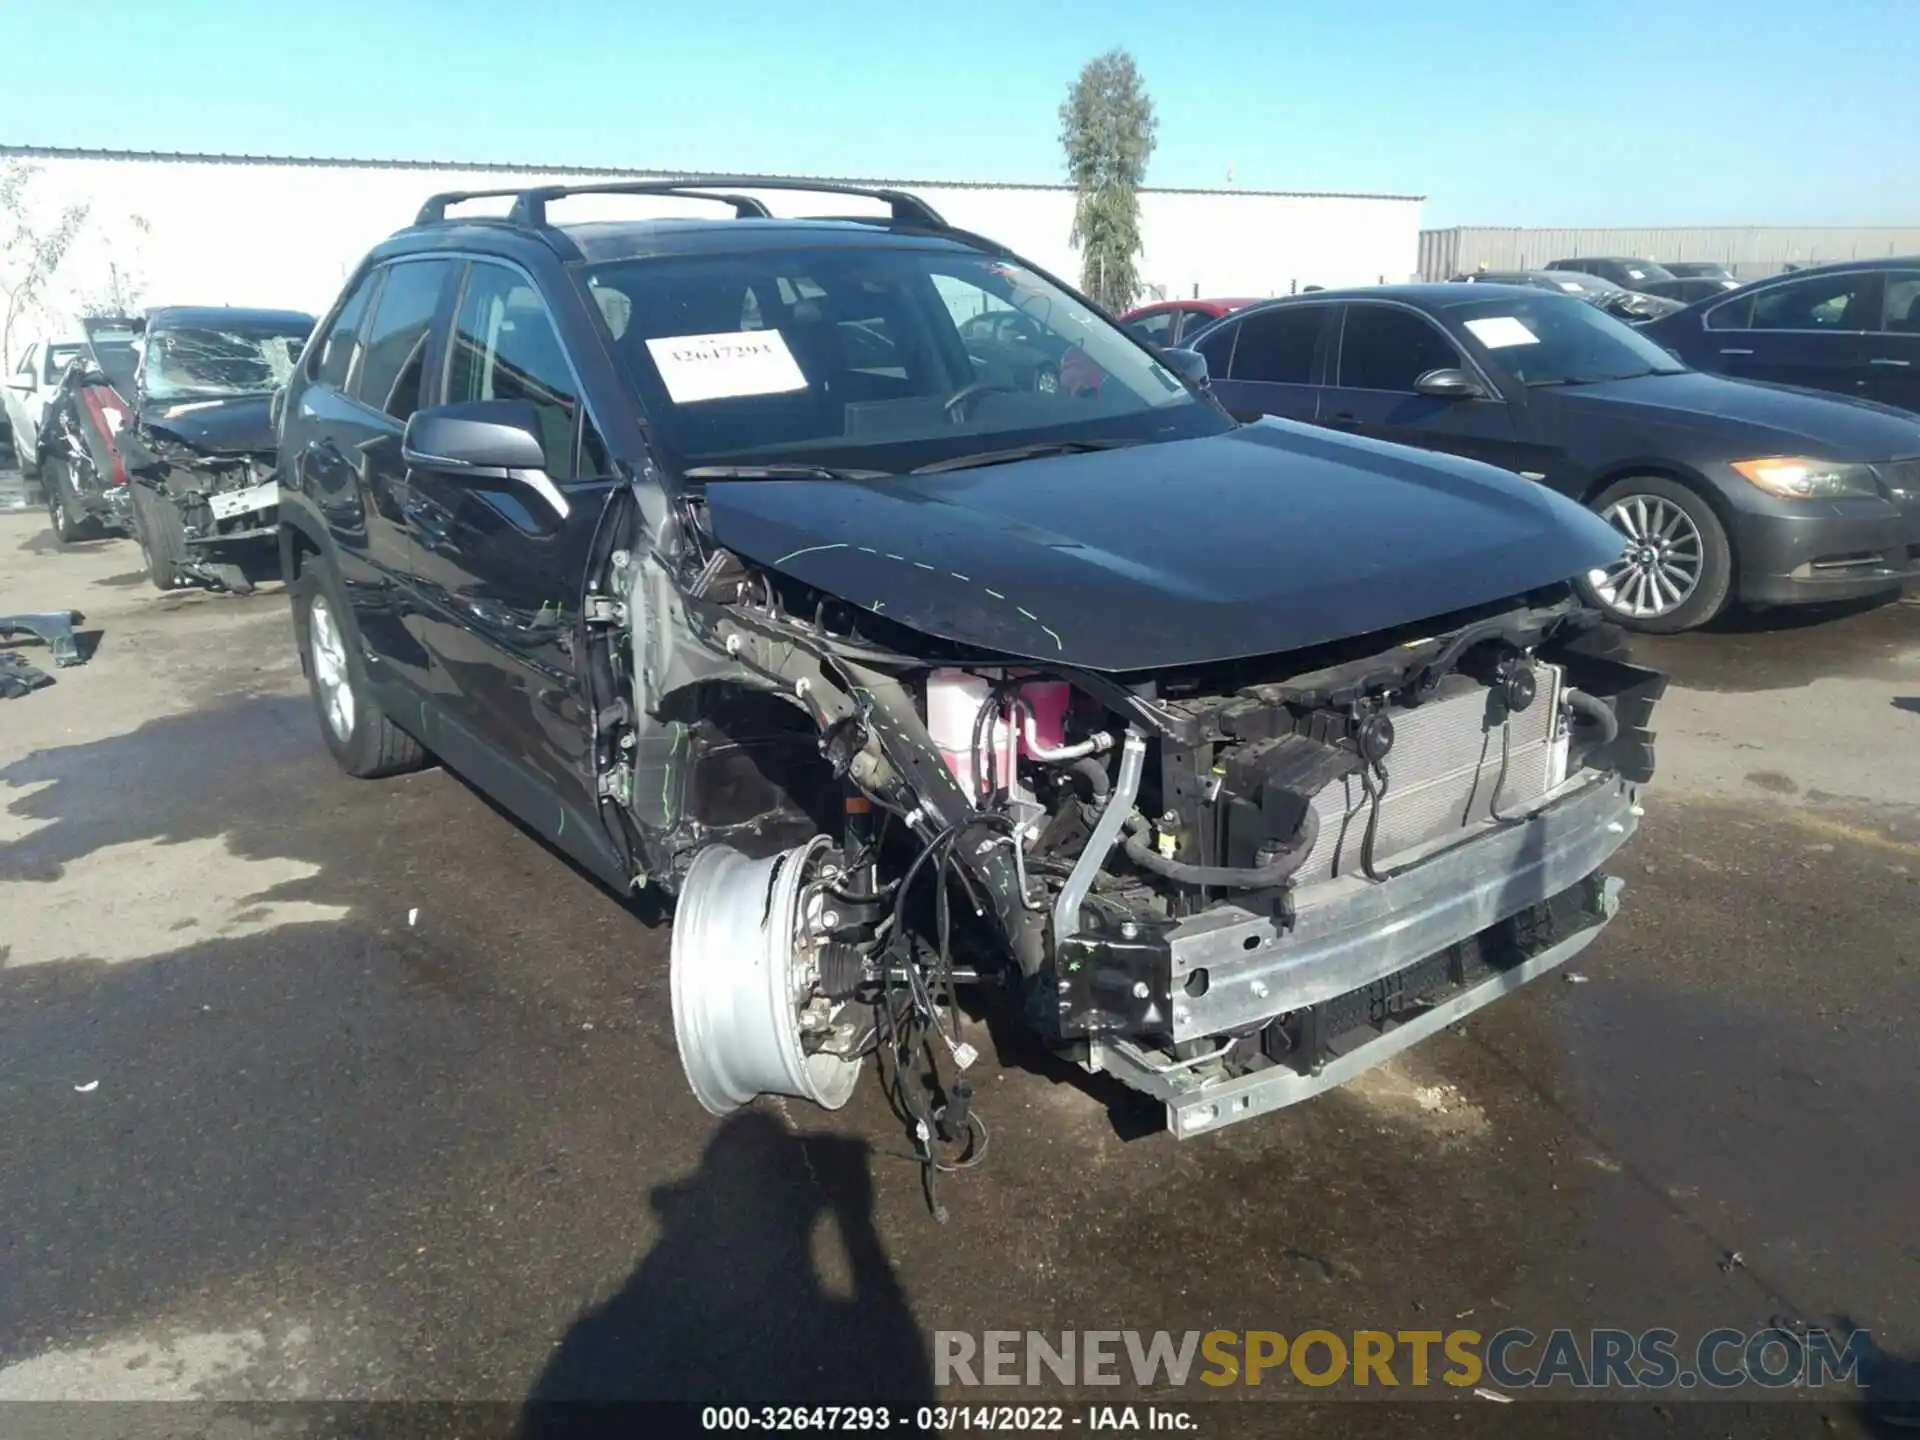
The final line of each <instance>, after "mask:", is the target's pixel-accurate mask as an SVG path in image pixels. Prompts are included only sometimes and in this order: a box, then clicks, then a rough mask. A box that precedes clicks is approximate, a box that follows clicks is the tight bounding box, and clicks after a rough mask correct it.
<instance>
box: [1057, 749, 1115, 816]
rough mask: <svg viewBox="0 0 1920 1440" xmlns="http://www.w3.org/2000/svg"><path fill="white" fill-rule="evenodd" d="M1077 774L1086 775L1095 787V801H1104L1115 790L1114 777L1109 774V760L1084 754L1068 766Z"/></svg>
mask: <svg viewBox="0 0 1920 1440" xmlns="http://www.w3.org/2000/svg"><path fill="white" fill-rule="evenodd" d="M1067 769H1069V770H1071V771H1072V772H1073V773H1074V774H1076V775H1084V776H1085V777H1086V780H1087V784H1088V785H1090V786H1092V787H1093V803H1094V804H1096V805H1098V804H1100V803H1102V802H1103V801H1104V800H1105V799H1106V798H1107V796H1108V795H1109V794H1110V793H1111V792H1112V790H1113V777H1112V776H1110V775H1108V774H1107V762H1106V761H1104V760H1102V759H1100V758H1098V757H1097V756H1093V755H1082V756H1081V757H1080V758H1079V759H1078V760H1075V761H1074V762H1073V763H1072V764H1071V765H1069V766H1067Z"/></svg>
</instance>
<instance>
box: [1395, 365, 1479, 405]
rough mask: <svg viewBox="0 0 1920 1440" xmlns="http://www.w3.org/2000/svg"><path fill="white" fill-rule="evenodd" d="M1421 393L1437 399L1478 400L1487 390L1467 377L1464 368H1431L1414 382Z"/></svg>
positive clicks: (1414, 386)
mask: <svg viewBox="0 0 1920 1440" xmlns="http://www.w3.org/2000/svg"><path fill="white" fill-rule="evenodd" d="M1413 388H1414V389H1415V391H1417V392H1418V393H1419V394H1422V395H1430V396H1432V397H1433V398H1434V399H1435V400H1478V399H1479V398H1480V397H1481V396H1483V395H1485V394H1486V393H1487V392H1486V391H1484V390H1482V389H1481V388H1480V387H1479V386H1478V385H1477V384H1475V383H1474V382H1473V381H1472V380H1469V379H1468V378H1467V374H1466V372H1465V371H1464V370H1454V369H1446V370H1429V371H1427V373H1426V374H1424V375H1422V376H1421V377H1420V378H1419V379H1418V380H1415V381H1414V382H1413Z"/></svg>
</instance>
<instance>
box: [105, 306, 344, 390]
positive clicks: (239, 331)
mask: <svg viewBox="0 0 1920 1440" xmlns="http://www.w3.org/2000/svg"><path fill="white" fill-rule="evenodd" d="M306 338H307V332H306V331H305V330H304V329H295V330H289V329H287V328H285V327H284V326H272V325H260V326H251V325H245V324H242V323H239V322H235V323H233V324H232V325H231V326H224V327H221V328H218V329H215V328H210V327H209V328H201V327H198V326H193V327H188V328H185V329H179V330H159V331H155V332H153V333H152V334H149V335H148V336H147V343H146V351H145V354H144V356H143V357H142V362H141V363H142V365H143V367H144V373H143V382H142V383H143V385H144V387H145V389H146V394H147V398H148V399H149V400H162V401H165V400H220V399H227V398H230V397H233V396H236V395H266V394H270V393H271V392H272V391H274V390H275V389H277V388H279V387H280V386H281V385H284V384H286V382H287V377H288V376H289V375H291V374H293V367H294V363H295V361H296V360H297V359H298V358H299V355H300V347H301V345H302V344H303V343H304V342H305V340H306Z"/></svg>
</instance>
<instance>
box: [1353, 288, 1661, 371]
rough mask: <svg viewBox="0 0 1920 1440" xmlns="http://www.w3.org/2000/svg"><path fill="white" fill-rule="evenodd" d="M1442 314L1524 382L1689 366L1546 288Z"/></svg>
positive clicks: (1452, 308)
mask: <svg viewBox="0 0 1920 1440" xmlns="http://www.w3.org/2000/svg"><path fill="white" fill-rule="evenodd" d="M1445 309H1446V315H1447V319H1448V320H1449V321H1451V322H1452V323H1453V325H1455V326H1456V327H1458V330H1459V331H1463V332H1465V334H1466V336H1467V338H1468V341H1469V345H1470V346H1477V347H1479V349H1480V350H1482V351H1484V352H1485V356H1486V359H1487V360H1488V361H1489V362H1491V363H1492V364H1494V365H1497V366H1499V367H1500V368H1501V369H1503V370H1505V371H1506V372H1507V373H1508V374H1509V375H1511V376H1512V377H1513V378H1514V379H1515V380H1517V381H1519V382H1520V383H1521V384H1523V385H1534V386H1538V385H1591V384H1596V383H1598V382H1600V381H1603V380H1626V379H1632V378H1634V377H1637V376H1641V375H1677V374H1679V373H1680V372H1681V371H1683V370H1685V369H1686V367H1685V366H1684V365H1681V364H1680V363H1679V362H1678V361H1676V360H1675V359H1674V358H1673V356H1672V355H1670V354H1669V353H1668V352H1667V351H1666V350H1664V349H1662V348H1661V347H1660V346H1658V345H1656V344H1654V343H1653V341H1651V340H1649V339H1647V337H1646V336H1644V335H1642V334H1641V333H1640V332H1639V331H1637V330H1635V329H1634V328H1633V327H1632V326H1631V325H1628V324H1625V323H1623V322H1622V321H1619V320H1616V319H1614V318H1613V316H1611V315H1608V314H1606V313H1605V312H1603V311H1601V310H1598V309H1596V308H1595V307H1594V306H1592V305H1589V304H1588V303H1587V302H1586V301H1584V300H1575V299H1573V298H1572V297H1571V296H1567V295H1550V294H1548V293H1546V292H1545V291H1542V292H1541V293H1540V294H1538V295H1529V296H1526V297H1525V298H1523V299H1518V300H1478V301H1472V300H1470V301H1463V302H1460V303H1457V304H1450V305H1448V306H1446V307H1445ZM1348 324H1349V326H1351V324H1352V321H1351V320H1349V321H1348Z"/></svg>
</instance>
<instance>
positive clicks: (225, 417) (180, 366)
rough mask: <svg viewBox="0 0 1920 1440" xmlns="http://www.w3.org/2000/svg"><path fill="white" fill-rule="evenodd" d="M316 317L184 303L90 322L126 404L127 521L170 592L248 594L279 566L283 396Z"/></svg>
mask: <svg viewBox="0 0 1920 1440" xmlns="http://www.w3.org/2000/svg"><path fill="white" fill-rule="evenodd" d="M312 323H313V322H312V319H311V317H308V316H304V315H300V314H297V313H294V312H282V311H255V310H241V309H229V308H223V307H203V308H190V307H181V306H168V307H162V308H159V309H156V310H152V311H149V312H148V313H147V315H145V316H144V317H126V316H118V317H101V316H96V317H90V318H89V319H88V320H87V321H86V322H85V325H86V332H87V346H88V353H89V355H90V357H91V358H92V361H93V364H94V366H95V367H96V368H97V371H98V373H99V374H100V375H101V376H102V377H104V379H105V381H106V382H107V383H109V384H111V385H112V386H113V387H114V389H115V391H116V392H118V394H119V395H120V396H121V397H123V399H124V402H125V404H124V410H123V412H122V414H121V416H120V419H119V421H118V422H117V423H116V426H115V430H116V434H115V436H114V440H115V443H116V444H117V447H118V455H119V458H120V460H121V462H122V463H123V465H124V473H125V476H126V479H127V480H128V481H129V482H130V483H129V484H128V485H127V486H126V487H125V490H124V492H123V493H124V496H125V510H126V515H125V518H126V520H127V522H128V524H129V527H130V528H131V530H132V532H133V535H134V538H135V539H136V540H138V541H139V542H140V548H141V551H142V552H143V554H144V556H145V558H146V562H147V568H148V571H149V574H150V575H151V577H152V579H153V581H154V583H155V585H157V586H158V587H159V588H160V589H163V590H166V589H171V588H173V587H174V586H176V585H181V584H190V583H198V584H204V585H210V586H213V587H215V588H216V589H224V590H233V591H240V592H244V591H247V590H251V589H252V588H253V586H254V584H255V582H256V581H258V580H261V579H265V578H268V577H270V576H272V575H273V574H274V573H275V571H276V569H277V564H278V559H277V557H278V539H279V518H280V517H279V505H280V487H279V482H278V479H277V477H276V473H275V446H276V439H275V433H274V424H273V416H272V403H273V401H272V396H273V393H274V391H275V389H276V388H277V387H278V386H280V385H282V384H284V383H285V381H286V378H287V376H288V374H289V373H290V371H291V368H292V366H293V364H294V362H295V360H296V359H297V357H298V355H299V353H300V346H301V344H302V342H303V341H304V338H305V336H306V335H307V334H308V332H309V331H310V330H311V328H312Z"/></svg>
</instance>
